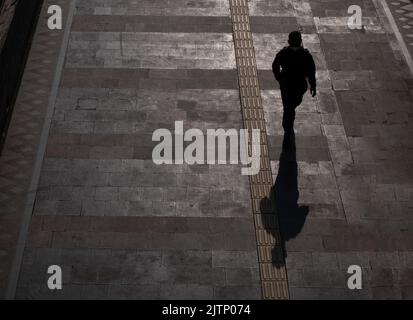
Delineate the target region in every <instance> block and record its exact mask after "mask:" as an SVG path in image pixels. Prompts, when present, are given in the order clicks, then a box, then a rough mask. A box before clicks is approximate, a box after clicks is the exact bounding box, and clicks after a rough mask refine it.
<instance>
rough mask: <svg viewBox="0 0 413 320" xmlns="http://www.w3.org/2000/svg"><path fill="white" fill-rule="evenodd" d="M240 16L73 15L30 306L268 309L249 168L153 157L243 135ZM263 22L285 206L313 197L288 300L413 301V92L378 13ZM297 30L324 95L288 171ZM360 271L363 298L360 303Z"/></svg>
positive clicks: (285, 12) (277, 188) (222, 9)
mask: <svg viewBox="0 0 413 320" xmlns="http://www.w3.org/2000/svg"><path fill="white" fill-rule="evenodd" d="M69 2H70V1H69V0H62V1H61V3H62V4H64V5H65V8H67V5H68V3H69ZM46 3H47V2H46ZM352 4H359V5H360V6H361V7H362V8H363V13H364V16H365V21H366V22H365V23H367V25H366V27H365V28H364V30H362V31H350V30H348V29H347V27H346V23H345V22H346V19H347V18H346V17H347V8H348V7H349V6H350V5H352ZM229 8H230V7H229V1H227V0H211V1H208V2H204V1H187V0H179V1H162V0H157V1H153V0H151V1H149V0H148V1H141V2H139V3H137V2H136V1H130V0H121V1H119V0H117V1H112V0H93V1H91V0H77V1H76V11H75V15H74V19H73V24H72V25H71V29H70V34H69V38H68V40H69V41H68V48H67V52H66V54H65V63H64V68H63V72H62V76H61V79H57V80H60V86H59V90H58V95H57V99H56V101H55V104H54V105H53V118H52V119H51V127H50V130H48V139H47V146H46V151H45V154H44V160H43V165H42V169H41V172H40V179H39V182H38V185H37V188H36V190H37V192H36V199H35V205H34V208H33V215H32V216H31V222H30V232H29V235H28V238H27V241H26V242H25V251H24V256H23V261H22V266H21V271H20V273H19V278H18V282H17V291H16V298H20V299H28V298H34V299H38V298H49V299H55V298H82V299H86V298H111V299H112V298H113V299H116V298H118V299H119V298H140V299H142V298H154V299H159V298H167V299H171V298H174V299H185V298H187V299H210V298H211V299H212V298H215V299H234V298H235V299H238V298H239V299H248V298H250V299H259V298H261V297H262V292H261V281H260V280H263V277H264V276H265V274H264V273H263V272H262V270H261V273H260V270H259V259H258V254H257V252H259V251H257V241H256V234H255V229H254V219H253V206H252V203H251V192H250V185H249V181H248V178H247V177H242V176H241V175H240V166H234V165H228V166H212V165H210V166H207V165H205V166H185V165H176V166H164V167H156V166H155V165H154V164H153V162H152V158H151V155H152V148H153V146H154V143H153V142H151V135H152V132H153V131H154V130H155V129H158V128H169V129H172V128H173V123H174V121H177V120H182V121H184V125H185V128H192V127H194V128H199V129H201V130H205V129H207V128H214V129H216V128H221V127H222V128H226V129H228V128H236V129H240V128H242V127H243V118H242V114H241V104H240V99H239V97H240V95H239V86H238V77H237V64H236V59H235V52H234V44H233V35H232V22H231V18H230V10H229ZM66 12H67V10H66ZM249 15H250V19H249V20H250V25H251V31H252V34H253V41H254V48H255V56H256V63H257V68H258V77H259V84H260V88H261V97H262V103H263V108H264V111H265V120H266V132H267V135H268V145H269V157H270V160H271V167H272V174H273V182H274V194H275V197H276V198H275V202H276V204H277V203H279V201H281V200H280V198H277V195H278V196H279V197H280V194H281V195H282V192H283V191H285V192H286V190H288V192H292V193H294V195H296V192H298V193H299V201H298V203H297V208H296V209H297V210H294V211H290V212H283V210H282V209H279V208H277V205H276V208H277V212H276V214H277V215H278V218H279V230H280V232H281V235H282V236H283V243H282V244H281V245H282V246H284V247H285V249H286V257H285V259H286V261H285V266H286V269H287V273H288V284H289V295H290V297H291V298H293V299H306V298H313V299H317V298H327V299H345V298H351V299H371V298H413V264H412V263H413V252H412V251H413V241H412V240H413V233H412V231H411V228H412V221H413V220H412V218H411V217H412V216H411V214H412V205H413V202H412V201H413V182H412V181H413V171H412V166H411V163H412V160H413V159H412V156H413V154H412V151H411V150H412V144H411V142H410V139H409V138H410V137H411V136H412V133H413V132H412V125H411V121H412V112H411V107H412V100H413V96H412V87H413V82H412V76H411V75H410V74H409V73H408V68H407V67H406V63H405V62H404V60H403V55H402V54H401V51H400V48H399V47H398V44H397V41H396V40H395V38H394V35H392V34H391V28H389V26H388V25H387V20H386V18H385V16H384V15H383V12H382V8H381V7H380V6H379V5H378V3H377V1H372V0H364V1H362V0H351V1H343V0H337V1H328V2H325V1H317V0H279V1H278V0H277V1H275V0H274V1H267V0H251V1H249ZM40 25H41V24H40ZM39 28H41V27H39ZM297 28H301V29H302V30H303V33H304V42H305V46H306V47H308V48H309V49H310V51H311V52H312V53H313V56H314V57H315V60H316V63H317V67H318V79H319V95H318V98H317V99H312V98H310V97H309V96H306V98H305V101H304V103H303V105H302V107H301V108H300V109H299V112H298V115H297V121H296V122H297V123H296V148H297V152H296V158H291V155H289V156H287V157H286V156H285V154H284V156H283V154H282V153H281V144H282V138H283V137H282V133H283V132H282V126H281V116H282V114H281V111H282V106H281V100H280V92H279V90H278V85H277V83H276V82H275V80H273V76H272V74H271V70H270V69H271V63H272V59H273V57H274V54H275V52H276V51H277V50H279V49H281V48H282V47H283V46H284V45H285V42H286V38H287V35H288V32H289V31H291V30H294V29H297ZM68 31H69V30H68ZM48 34H52V32H51V31H49V32H48ZM55 42H58V44H59V45H60V43H61V41H55ZM63 42H64V41H63ZM35 44H36V40H35V43H34V45H35ZM34 48H35V47H34ZM50 54H51V55H52V56H53V57H55V59H57V56H58V50H55V51H53V50H51V51H50ZM49 61H55V60H52V59H51V60H49ZM55 64H56V62H54V65H55ZM35 65H36V60H35V59H34V60H32V61H30V60H29V64H28V66H29V67H28V71H27V72H26V73H27V74H28V72H29V70H30V66H35ZM49 69H54V68H49ZM49 69H48V70H49ZM27 85H28V84H27ZM44 86H45V89H44V90H43V92H45V93H46V92H47V93H49V91H50V89H49V87H47V86H46V84H45V85H44ZM23 88H24V86H23ZM22 92H23V91H22ZM21 94H22V93H21ZM42 114H43V113H42ZM15 118H16V117H15ZM11 126H13V122H12V124H11ZM12 128H13V127H12ZM9 140H10V139H9ZM36 143H37V142H36V141H35V142H34V143H33V142H32V143H31V144H32V145H36ZM2 160H3V159H2ZM28 160H30V161H32V159H31V158H30V159H28ZM294 160H296V161H294ZM30 161H29V164H30V163H31V162H30ZM33 161H34V160H33ZM3 168H4V167H3V165H2V169H3ZM2 174H3V175H4V174H5V173H3V171H2ZM3 175H2V177H3ZM12 175H13V177H17V176H18V173H17V172H15V171H14V173H13V174H12ZM2 181H3V180H2ZM13 183H16V184H17V182H13ZM19 186H20V185H19ZM8 189H10V188H8ZM23 190H27V189H23ZM268 196H270V195H268ZM6 201H9V200H7V199H6ZM9 202H10V201H9ZM281 207H282V206H281ZM300 207H301V209H300ZM306 208H308V214H306V213H307V212H306ZM20 211H22V210H21V208H20V209H19V210H15V213H14V215H16V216H18V215H19V212H20ZM8 214H9V215H13V214H11V213H10V212H9V213H8ZM14 215H13V217H14ZM12 222H13V221H11V220H10V221H9V222H8V223H9V225H11V223H12ZM14 223H16V222H14ZM256 223H257V222H256ZM2 226H4V228H5V229H6V228H7V224H2ZM2 232H3V231H2ZM270 233H271V231H270V230H268V234H270ZM4 234H5V233H4ZM275 236H276V235H275ZM11 239H14V238H12V237H11ZM10 242H11V243H13V240H10ZM9 247H10V245H9ZM4 252H7V255H8V256H10V255H11V251H10V250H8V251H7V246H5V249H4ZM51 264H58V265H60V266H61V267H62V268H63V278H64V290H63V291H61V292H52V291H49V290H48V289H47V287H46V277H47V275H46V268H47V266H49V265H51ZM354 264H358V265H360V266H361V267H362V268H363V275H364V276H363V290H361V291H350V290H348V289H347V274H346V271H347V268H348V267H349V266H350V265H354ZM276 267H277V268H278V267H279V266H276Z"/></svg>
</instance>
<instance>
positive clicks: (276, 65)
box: [272, 52, 281, 81]
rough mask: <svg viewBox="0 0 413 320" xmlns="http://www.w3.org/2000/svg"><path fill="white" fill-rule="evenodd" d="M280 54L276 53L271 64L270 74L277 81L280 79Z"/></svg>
mask: <svg viewBox="0 0 413 320" xmlns="http://www.w3.org/2000/svg"><path fill="white" fill-rule="evenodd" d="M280 68H281V52H278V53H277V55H276V56H275V59H274V62H273V63H272V73H273V74H274V77H275V79H276V80H277V81H280V78H281V70H280Z"/></svg>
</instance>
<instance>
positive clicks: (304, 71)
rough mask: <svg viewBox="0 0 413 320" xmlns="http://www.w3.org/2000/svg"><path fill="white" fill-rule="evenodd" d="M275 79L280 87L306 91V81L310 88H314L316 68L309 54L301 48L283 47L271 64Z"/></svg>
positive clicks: (315, 84)
mask: <svg viewBox="0 0 413 320" xmlns="http://www.w3.org/2000/svg"><path fill="white" fill-rule="evenodd" d="M272 71H273V73H274V76H275V78H276V79H277V80H278V81H279V82H280V84H281V87H283V86H287V87H291V86H294V87H296V88H297V89H302V90H303V91H304V92H305V91H306V90H307V81H306V78H307V79H308V81H309V82H310V86H311V88H314V89H315V88H316V86H317V82H316V66H315V63H314V59H313V56H312V55H311V53H310V52H309V51H308V50H307V49H304V48H303V47H285V48H283V49H282V50H281V51H280V52H279V53H278V54H277V56H276V57H275V59H274V62H273V64H272Z"/></svg>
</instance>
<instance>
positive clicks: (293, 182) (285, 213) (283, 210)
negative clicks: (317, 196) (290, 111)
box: [260, 135, 309, 265]
mask: <svg viewBox="0 0 413 320" xmlns="http://www.w3.org/2000/svg"><path fill="white" fill-rule="evenodd" d="M287 139H291V140H290V141H288V140H287ZM286 140H287V141H286ZM298 198H299V191H298V164H297V160H296V147H295V137H294V135H292V136H285V137H284V143H283V151H282V153H281V157H280V161H279V168H278V174H277V178H276V181H275V184H274V185H273V187H272V189H271V194H270V196H269V197H265V198H264V199H262V200H261V203H260V209H261V213H262V215H261V217H262V223H263V226H264V228H265V229H266V230H267V232H269V233H270V234H272V235H273V237H274V238H275V239H276V240H278V241H279V243H278V245H277V243H276V245H275V247H274V248H273V250H272V258H273V259H272V260H273V264H274V265H280V264H284V263H285V262H284V259H283V258H285V257H287V250H286V242H287V241H289V240H291V239H293V238H295V237H297V236H298V235H299V234H300V232H301V230H302V229H303V227H304V224H305V221H306V219H307V216H308V214H309V207H307V206H299V205H298ZM280 237H281V239H279V238H280Z"/></svg>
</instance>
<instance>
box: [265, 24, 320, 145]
mask: <svg viewBox="0 0 413 320" xmlns="http://www.w3.org/2000/svg"><path fill="white" fill-rule="evenodd" d="M288 43H289V46H288V47H284V48H283V49H282V50H281V51H280V52H278V53H277V55H276V57H275V59H274V62H273V64H272V71H273V73H274V76H275V79H276V80H277V81H278V82H279V84H280V89H281V97H282V102H283V106H284V116H283V122H282V124H283V128H284V132H285V137H286V138H287V139H286V142H287V144H286V145H285V147H288V146H290V145H291V143H290V141H289V140H290V139H289V138H290V137H291V133H293V131H294V120H295V109H296V108H297V107H298V106H299V105H300V104H301V102H302V101H303V96H304V94H305V93H306V92H307V89H308V84H307V79H308V82H309V83H310V92H311V95H312V96H313V97H315V96H316V94H317V82H316V66H315V63H314V59H313V57H312V55H311V53H310V52H309V51H308V50H307V49H304V47H303V40H302V37H301V33H300V32H299V31H293V32H291V33H290V35H289V37H288Z"/></svg>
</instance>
